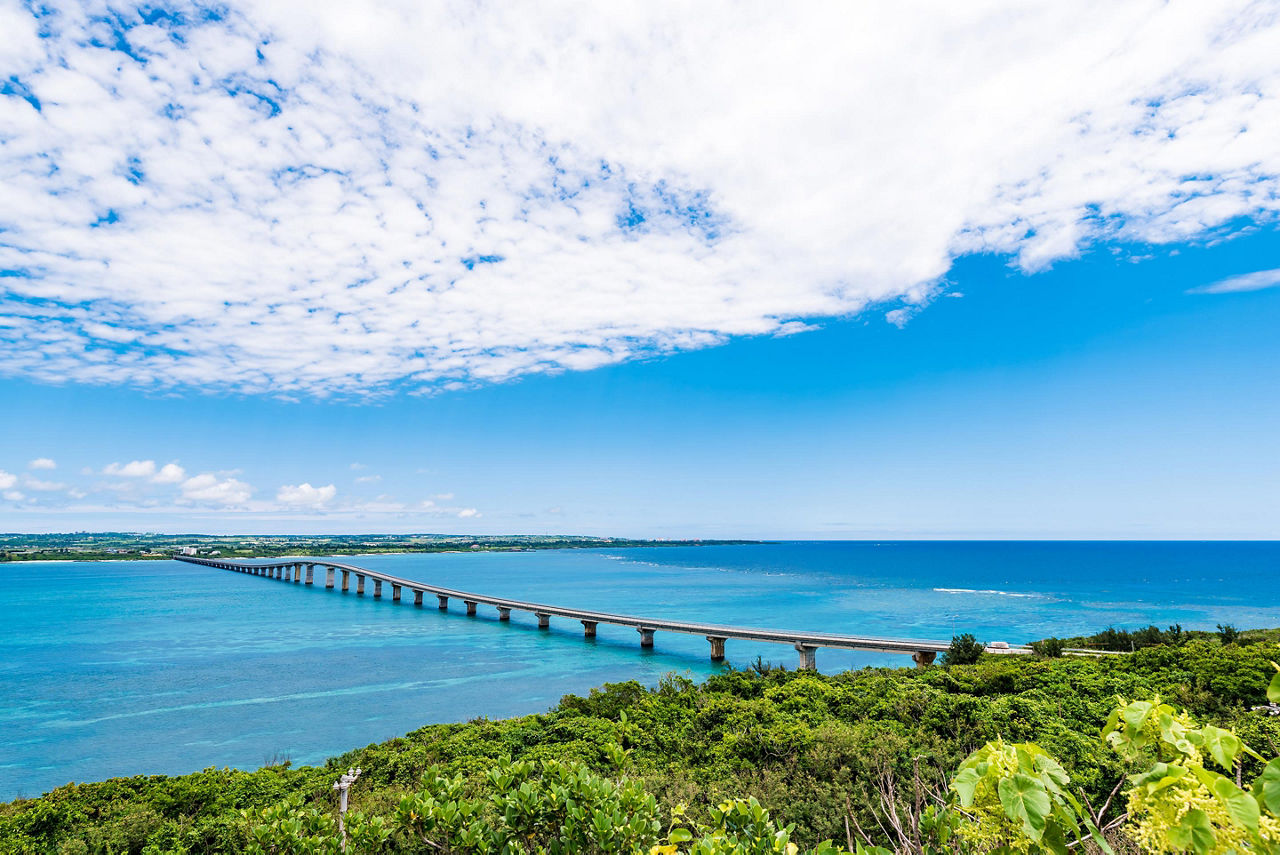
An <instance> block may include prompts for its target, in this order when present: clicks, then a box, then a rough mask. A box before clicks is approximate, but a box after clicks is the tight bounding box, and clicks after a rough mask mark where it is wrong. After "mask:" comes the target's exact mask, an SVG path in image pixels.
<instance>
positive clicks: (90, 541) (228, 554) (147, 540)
mask: <svg viewBox="0 0 1280 855" xmlns="http://www.w3.org/2000/svg"><path fill="white" fill-rule="evenodd" d="M746 543H759V541H754V540H633V539H630V538H625V537H584V536H580V535H538V534H528V535H482V536H481V535H477V536H472V535H458V534H342V535H287V534H279V535H277V534H258V535H235V536H228V535H212V534H143V533H138V532H121V531H104V532H70V533H66V534H13V533H9V534H0V563H4V562H14V561H121V560H126V559H127V560H148V559H166V558H169V557H170V556H172V555H173V554H174V553H185V554H187V555H205V556H213V555H217V556H221V557H223V558H271V557H276V556H281V555H302V554H308V555H372V554H378V553H389V552H461V551H465V550H472V551H476V552H515V551H522V550H530V549H591V548H596V549H599V548H608V549H619V548H626V547H636V546H711V545H714V546H726V545H733V544H746Z"/></svg>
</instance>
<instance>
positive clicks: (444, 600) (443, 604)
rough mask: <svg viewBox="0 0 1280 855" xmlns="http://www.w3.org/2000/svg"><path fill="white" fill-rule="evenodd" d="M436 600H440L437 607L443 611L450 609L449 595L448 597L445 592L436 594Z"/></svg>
mask: <svg viewBox="0 0 1280 855" xmlns="http://www.w3.org/2000/svg"><path fill="white" fill-rule="evenodd" d="M436 600H437V601H438V602H439V605H437V606H436V608H438V609H439V610H440V611H442V612H447V611H449V598H448V597H446V596H445V595H444V594H436Z"/></svg>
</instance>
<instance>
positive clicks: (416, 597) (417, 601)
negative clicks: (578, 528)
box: [413, 589, 422, 606]
mask: <svg viewBox="0 0 1280 855" xmlns="http://www.w3.org/2000/svg"><path fill="white" fill-rule="evenodd" d="M413 604H414V605H415V606H421V605H422V592H421V591H419V590H416V589H415V590H414V592H413Z"/></svg>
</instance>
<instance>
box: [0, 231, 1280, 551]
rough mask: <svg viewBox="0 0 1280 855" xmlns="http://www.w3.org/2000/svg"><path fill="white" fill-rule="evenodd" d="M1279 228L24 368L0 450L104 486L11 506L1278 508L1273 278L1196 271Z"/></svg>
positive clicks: (1090, 523) (1198, 527)
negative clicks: (835, 289)
mask: <svg viewBox="0 0 1280 855" xmlns="http://www.w3.org/2000/svg"><path fill="white" fill-rule="evenodd" d="M1129 249H1130V250H1132V248H1129ZM1144 254H1145V253H1144ZM1277 257H1280V235H1277V234H1276V233H1275V231H1274V230H1262V231H1258V232H1255V233H1254V234H1252V235H1248V236H1242V237H1239V238H1236V239H1234V240H1231V241H1226V242H1223V243H1219V244H1217V245H1215V246H1211V247H1203V246H1202V247H1187V246H1179V247H1164V248H1161V249H1160V250H1158V251H1157V253H1156V255H1155V257H1153V258H1148V259H1145V260H1142V261H1140V262H1135V261H1133V260H1132V255H1129V254H1122V255H1120V256H1116V255H1113V254H1112V253H1110V252H1098V253H1093V254H1091V255H1089V256H1088V257H1086V258H1084V259H1082V260H1079V261H1073V262H1068V263H1064V264H1061V265H1059V266H1057V267H1056V268H1055V269H1053V270H1051V271H1047V272H1043V273H1039V274H1035V275H1031V276H1027V275H1024V274H1022V273H1019V272H1018V271H1017V270H1015V269H1011V268H1010V267H1009V266H1008V265H1007V263H1005V262H1004V261H1002V260H1001V259H999V258H991V257H980V258H968V259H963V260H961V261H960V262H959V263H958V264H957V265H956V268H955V269H954V270H953V271H952V273H951V274H950V275H949V277H948V279H949V286H948V287H949V288H950V289H951V293H962V294H963V296H962V297H946V298H941V299H939V300H938V301H937V302H936V303H935V304H934V305H932V306H930V307H929V308H928V309H927V310H925V311H923V312H921V313H920V314H919V315H918V316H916V317H915V318H913V319H912V320H911V321H910V322H909V323H907V324H906V325H905V326H904V327H903V328H901V329H899V328H898V327H896V326H894V325H892V324H889V323H887V322H885V321H884V320H883V319H882V318H881V317H878V316H876V317H871V318H867V319H864V320H859V319H853V320H836V321H828V322H824V323H822V328H821V329H819V330H816V331H813V332H808V333H805V334H802V335H795V336H789V337H785V338H771V337H765V338H755V339H748V340H742V341H735V342H732V343H730V344H727V345H724V346H722V347H718V348H712V349H707V350H700V351H697V352H693V353H686V354H679V355H674V356H666V357H660V358H654V359H651V360H647V361H641V362H633V363H627V364H623V365H618V366H612V367H606V368H600V369H596V370H594V371H590V372H582V373H565V374H560V375H557V376H540V377H532V378H526V379H524V380H520V381H516V382H511V383H506V384H500V385H494V386H489V387H486V388H482V389H474V390H465V391H457V392H450V393H445V394H441V395H437V396H433V397H412V396H400V397H395V398H392V399H390V400H385V401H381V402H377V403H367V404H362V405H353V404H350V403H347V402H315V401H304V402H290V401H281V400H278V399H274V398H270V397H261V396H241V395H227V394H181V395H154V394H150V395H149V394H144V393H140V392H138V391H135V390H129V389H121V388H116V387H107V388H92V387H85V386H83V385H78V384H68V385H63V386H49V385H42V384H33V383H30V382H29V381H25V380H8V381H5V382H4V383H3V385H2V386H0V393H2V394H3V398H4V400H5V401H6V402H7V403H8V405H9V406H8V412H9V415H8V416H7V417H6V419H5V420H4V422H3V434H0V436H2V437H3V443H2V446H3V448H4V449H5V459H4V460H3V461H0V463H3V467H4V468H7V470H8V471H9V472H11V473H14V474H19V473H21V472H22V470H23V469H24V468H25V465H26V462H27V461H28V460H34V459H37V458H40V457H49V458H52V459H53V460H55V461H56V463H57V466H58V468H57V470H50V471H39V470H36V471H32V472H30V474H32V475H35V476H36V477H38V478H40V479H41V480H45V481H64V480H65V481H66V482H69V483H74V484H79V485H81V488H82V489H84V490H86V491H91V492H90V496H89V497H87V498H86V499H84V500H82V501H80V502H75V501H71V502H69V503H68V504H69V505H71V506H72V507H70V508H66V509H63V510H59V511H57V512H54V511H53V508H54V507H56V505H57V504H61V502H56V501H49V500H48V499H46V496H45V494H41V493H40V492H38V491H26V492H28V493H29V495H31V496H33V497H34V498H35V499H36V503H33V504H29V505H18V508H21V510H20V511H17V509H16V508H13V509H12V511H17V512H13V513H12V515H11V516H10V515H9V514H6V516H7V518H8V520H10V521H11V523H10V526H6V528H8V527H18V528H35V529H54V530H65V529H78V528H100V527H107V528H129V529H133V528H142V529H163V530H191V529H198V530H202V531H225V532H237V531H296V532H317V531H373V530H376V531H421V530H429V531H468V532H513V531H519V532H574V533H591V534H603V535H635V536H654V537H683V536H695V537H698V536H700V537H716V536H721V537H730V536H747V537H821V538H828V537H850V538H862V537H872V538H879V537H1122V538H1129V537H1140V538H1141V537H1151V538H1165V537H1192V538H1198V537H1274V536H1276V534H1277V527H1276V518H1277V514H1276V508H1277V507H1280V454H1277V451H1278V449H1277V437H1280V388H1278V386H1280V341H1278V340H1277V337H1276V335H1275V329H1276V321H1277V319H1280V288H1271V289H1264V290H1257V291H1252V292H1244V293H1232V294H1196V293H1188V291H1191V290H1192V289H1195V288H1197V287H1199V286H1203V285H1206V284H1210V283H1211V282H1215V281H1219V280H1221V279H1223V278H1226V277H1228V276H1231V275H1235V274H1237V273H1240V272H1247V271H1252V270H1257V269H1264V268H1263V265H1266V264H1267V263H1271V262H1273V260H1274V259H1275V258H1277ZM134 460H142V461H147V460H154V461H156V463H157V464H158V465H162V464H164V463H166V462H171V461H172V462H176V463H178V464H179V465H181V466H183V467H184V469H185V470H187V471H188V472H191V473H194V472H197V471H202V472H203V471H211V472H218V473H220V474H219V477H220V478H221V477H224V476H223V475H222V473H224V472H234V473H235V474H233V475H227V476H226V477H230V478H234V479H236V480H239V481H241V482H243V483H245V484H247V485H251V486H252V487H253V489H254V494H255V497H257V498H261V499H266V500H271V499H273V498H274V496H275V493H276V490H277V488H278V487H279V486H280V485H296V484H302V483H307V484H311V485H317V486H320V485H334V487H335V491H336V495H335V497H334V499H333V500H332V501H330V502H328V503H325V505H326V507H323V508H318V509H308V508H290V509H278V508H277V509H271V510H258V511H254V510H250V509H236V508H235V507H231V508H219V507H216V506H214V507H187V508H183V507H182V506H180V505H175V504H174V503H173V502H172V501H171V500H166V499H165V498H164V494H166V493H169V494H172V493H175V492H176V491H177V486H166V485H157V486H155V487H153V488H151V491H146V490H143V491H140V492H139V496H145V498H141V499H140V500H139V501H138V502H136V503H135V502H132V501H128V502H126V501H125V500H124V499H122V498H117V497H116V496H115V495H113V494H112V492H111V491H110V490H106V491H102V490H99V491H98V492H92V491H93V485H102V484H106V483H109V482H111V481H113V480H114V481H117V482H119V481H125V482H128V481H130V480H131V479H122V478H114V479H113V478H111V477H110V476H103V475H101V474H99V473H101V471H102V469H103V468H104V467H105V466H107V465H108V464H110V463H113V462H114V463H128V462H130V461H134ZM85 467H88V468H90V469H93V470H95V474H94V475H92V476H87V475H81V474H79V473H80V470H81V469H83V468H85ZM362 479H363V480H362ZM374 479H376V480H374ZM132 480H139V479H132ZM141 480H145V479H141ZM19 489H21V485H19ZM126 495H128V494H126ZM380 497H381V498H380ZM423 501H431V502H433V503H434V505H435V506H436V508H438V509H439V510H435V509H433V510H430V511H427V512H423V511H422V510H421V508H420V506H421V503H422V502H423ZM148 502H151V503H154V505H153V506H152V507H151V508H148V507H147V503H148ZM113 504H118V505H120V507H121V508H124V509H122V510H113V509H112V505H113ZM397 504H399V505H403V506H404V507H403V509H389V510H378V509H379V508H389V507H390V506H393V505H397ZM77 505H78V506H79V507H82V508H89V507H93V508H95V509H94V510H92V511H89V510H84V511H77V510H74V507H75V506H77ZM360 506H367V507H368V508H369V509H370V510H366V511H361V510H359V509H358V508H359V507H360ZM11 507H12V506H11ZM344 508H345V509H344ZM470 508H474V509H476V515H474V516H466V517H462V518H459V517H458V516H457V514H458V513H459V512H465V511H466V509H470ZM12 511H11V512H12ZM15 524H16V525H15Z"/></svg>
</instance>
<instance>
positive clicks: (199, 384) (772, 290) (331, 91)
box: [0, 0, 1280, 496]
mask: <svg viewBox="0 0 1280 855" xmlns="http://www.w3.org/2000/svg"><path fill="white" fill-rule="evenodd" d="M1278 16H1280V7H1278V6H1277V5H1276V4H1275V3H1273V2H1260V3H1259V2H1221V3H1199V4H1197V3H1183V4H1165V3H1160V2H1154V0H1151V1H1150V2H1147V1H1146V0H1143V1H1142V2H1138V0H1132V2H1111V0H1108V2H1082V3H1072V4H1061V3H1050V2H1039V3H1019V4H1010V3H992V2H986V3H983V2H975V3H965V4H950V5H942V6H939V5H937V4H928V5H925V4H913V3H899V4H881V5H879V6H876V5H871V6H852V5H849V4H841V3H828V4H822V3H814V4H805V5H803V6H801V7H796V6H794V5H791V6H787V5H785V4H774V5H772V6H770V5H767V4H766V5H763V6H759V5H756V6H750V5H740V4H735V3H724V2H708V3H701V4H696V5H693V6H690V5H689V4H674V3H663V2H643V3H641V2H635V3H609V4H587V3H573V2H565V3H557V4H551V5H542V6H540V7H538V8H534V7H533V6H528V5H526V6H517V7H512V6H511V5H510V4H492V5H490V4H478V5H467V4H421V3H417V2H413V3H410V2H403V3H396V2H381V3H370V4H360V5H359V6H353V5H352V4H349V3H336V2H333V3H328V2H311V0H308V2H306V3H302V2H295V0H282V2H278V3H271V4H253V5H249V4H245V3H241V2H235V0H233V2H230V3H227V4H225V5H222V4H220V5H217V6H203V5H200V4H193V3H182V2H179V3H175V4H166V5H160V6H154V5H148V6H145V7H130V6H126V5H113V6H107V5H105V4H100V3H95V2H86V3H83V4H72V3H56V2H55V3H50V4H47V5H46V4H41V5H40V6H37V7H30V8H29V7H27V6H25V5H19V4H16V3H14V2H13V1H12V0H0V40H2V42H0V45H2V49H0V81H4V82H3V83H0V186H2V187H3V190H4V198H5V204H4V205H3V206H2V207H0V374H5V375H11V376H23V377H28V378H32V379H35V380H38V381H44V382H62V381H64V380H67V379H70V380H73V381H77V382H86V383H120V384H129V385H133V386H138V387H143V388H151V389H169V388H199V389H215V390H216V389H221V390H234V391H240V392H246V393H264V394H277V395H286V396H288V395H295V396H296V395H308V396H325V395H344V396H362V395H376V394H381V393H387V392H392V391H396V390H410V391H431V390H436V389H440V388H451V387H453V386H456V385H458V384H463V385H469V384H475V383H485V382H496V381H503V380H507V379H510V378H514V377H518V376H521V375H527V374H530V373H538V372H547V371H562V370H583V369H590V368H593V367H596V366H600V365H604V364H608V363H614V362H618V361H622V360H627V359H631V358H635V357H638V356H644V355H649V354H654V353H666V352H672V351H678V350H682V349H689V348H697V347H705V346H709V345H713V344H716V343H718V342H722V341H724V340H726V339H728V338H730V337H733V336H742V335H761V334H785V333H787V332H794V331H799V330H803V329H804V321H805V320H806V319H814V318H822V317H829V316H841V315H849V314H853V313H857V312H859V311H861V310H863V309H865V308H866V307H868V306H869V305H873V304H875V305H881V306H885V308H886V310H887V311H892V310H893V307H894V306H895V305H897V306H902V307H904V309H905V310H904V312H903V313H902V314H899V315H894V316H893V317H894V318H898V319H899V320H902V321H905V319H906V318H907V317H909V316H910V314H911V312H912V311H914V310H915V309H916V308H918V307H919V306H920V305H922V304H923V303H926V302H927V301H928V300H929V299H930V297H931V295H932V294H933V293H934V292H935V290H936V286H937V283H938V281H939V279H940V277H942V276H943V275H944V274H945V273H946V271H947V270H948V269H949V267H950V265H951V263H952V261H953V259H954V258H956V257H957V256H959V255H963V254H966V253H973V252H998V253H1007V254H1010V255H1011V256H1013V257H1015V258H1016V260H1017V263H1018V264H1019V265H1021V266H1022V267H1023V268H1024V269H1026V270H1028V271H1034V270H1037V269H1040V268H1042V267H1044V266H1046V265H1049V264H1051V263H1053V262H1054V261H1055V260H1058V259H1062V258H1067V257H1071V256H1072V255H1075V254H1077V253H1079V252H1080V251H1081V250H1082V249H1084V248H1086V247H1088V246H1090V245H1091V244H1095V243H1097V242H1102V241H1146V242H1155V243H1161V242H1172V241H1181V240H1188V239H1197V238H1203V237H1206V236H1209V235H1213V234H1215V233H1217V232H1220V231H1222V230H1224V229H1227V228H1230V227H1231V224H1232V223H1235V222H1239V221H1240V219H1241V218H1250V219H1253V220H1261V221H1270V220H1272V219H1273V218H1274V217H1275V215H1276V212H1277V209H1278V208H1280V178H1278V176H1280V148H1277V147H1276V146H1275V144H1274V141H1275V140H1276V139H1280V92H1278V90H1280V63H1277V62H1276V60H1275V57H1276V56H1280V23H1278V22H1277V18H1278ZM201 489H203V488H201ZM210 489H214V488H213V487H212V486H211V487H210ZM224 494H225V495H227V496H238V495H240V494H241V493H240V492H238V491H237V488H234V487H231V488H226V489H225V490H224Z"/></svg>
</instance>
